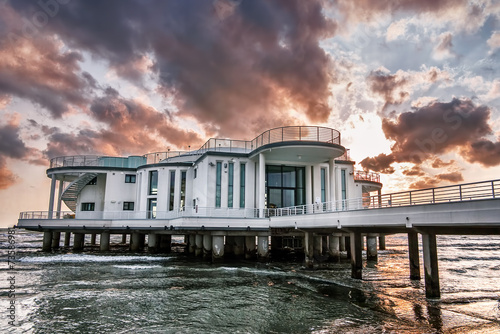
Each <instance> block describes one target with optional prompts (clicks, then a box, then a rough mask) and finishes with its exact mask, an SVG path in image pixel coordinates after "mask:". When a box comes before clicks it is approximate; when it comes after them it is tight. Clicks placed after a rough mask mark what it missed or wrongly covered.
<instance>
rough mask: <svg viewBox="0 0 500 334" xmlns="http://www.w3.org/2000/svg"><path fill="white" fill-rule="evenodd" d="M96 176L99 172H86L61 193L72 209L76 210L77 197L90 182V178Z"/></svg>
mask: <svg viewBox="0 0 500 334" xmlns="http://www.w3.org/2000/svg"><path fill="white" fill-rule="evenodd" d="M96 176H97V173H85V174H83V175H81V176H80V177H79V178H77V179H76V180H75V181H73V182H71V184H70V185H69V186H68V187H67V188H66V190H64V192H63V193H62V195H61V199H62V200H63V201H64V203H65V204H66V206H67V207H68V208H69V209H70V210H71V211H73V212H76V199H77V198H78V194H80V192H81V191H82V189H83V187H85V186H86V185H87V183H89V182H90V180H92V179H93V178H94V177H96Z"/></svg>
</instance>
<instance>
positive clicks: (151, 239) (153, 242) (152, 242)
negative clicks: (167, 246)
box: [148, 233, 161, 253]
mask: <svg viewBox="0 0 500 334" xmlns="http://www.w3.org/2000/svg"><path fill="white" fill-rule="evenodd" d="M160 238H161V235H159V234H156V233H149V234H148V252H150V253H156V252H158V248H159V244H160V242H159V241H160V240H159V239H160Z"/></svg>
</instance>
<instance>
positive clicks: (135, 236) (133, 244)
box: [130, 232, 145, 252]
mask: <svg viewBox="0 0 500 334" xmlns="http://www.w3.org/2000/svg"><path fill="white" fill-rule="evenodd" d="M144 242H145V235H144V234H141V233H139V232H132V234H131V235H130V250H131V251H132V252H137V251H139V250H142V249H143V248H144Z"/></svg>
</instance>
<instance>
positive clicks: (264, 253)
mask: <svg viewBox="0 0 500 334" xmlns="http://www.w3.org/2000/svg"><path fill="white" fill-rule="evenodd" d="M257 257H258V258H259V260H266V259H267V258H268V257H269V237H268V236H267V235H266V236H258V237H257Z"/></svg>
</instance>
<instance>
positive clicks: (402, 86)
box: [368, 71, 410, 105]
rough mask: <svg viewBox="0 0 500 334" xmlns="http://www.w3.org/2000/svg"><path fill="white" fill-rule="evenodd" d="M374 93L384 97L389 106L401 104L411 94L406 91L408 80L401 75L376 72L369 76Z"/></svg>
mask: <svg viewBox="0 0 500 334" xmlns="http://www.w3.org/2000/svg"><path fill="white" fill-rule="evenodd" d="M368 82H369V83H370V88H371V90H372V92H374V93H376V94H378V95H380V96H382V97H383V98H384V100H385V101H386V105H387V104H401V103H403V102H404V101H406V100H408V98H409V96H410V94H409V93H408V91H406V85H407V84H408V80H407V79H406V78H404V77H401V76H399V75H391V74H386V73H384V72H381V71H375V72H372V73H370V75H369V76H368Z"/></svg>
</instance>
